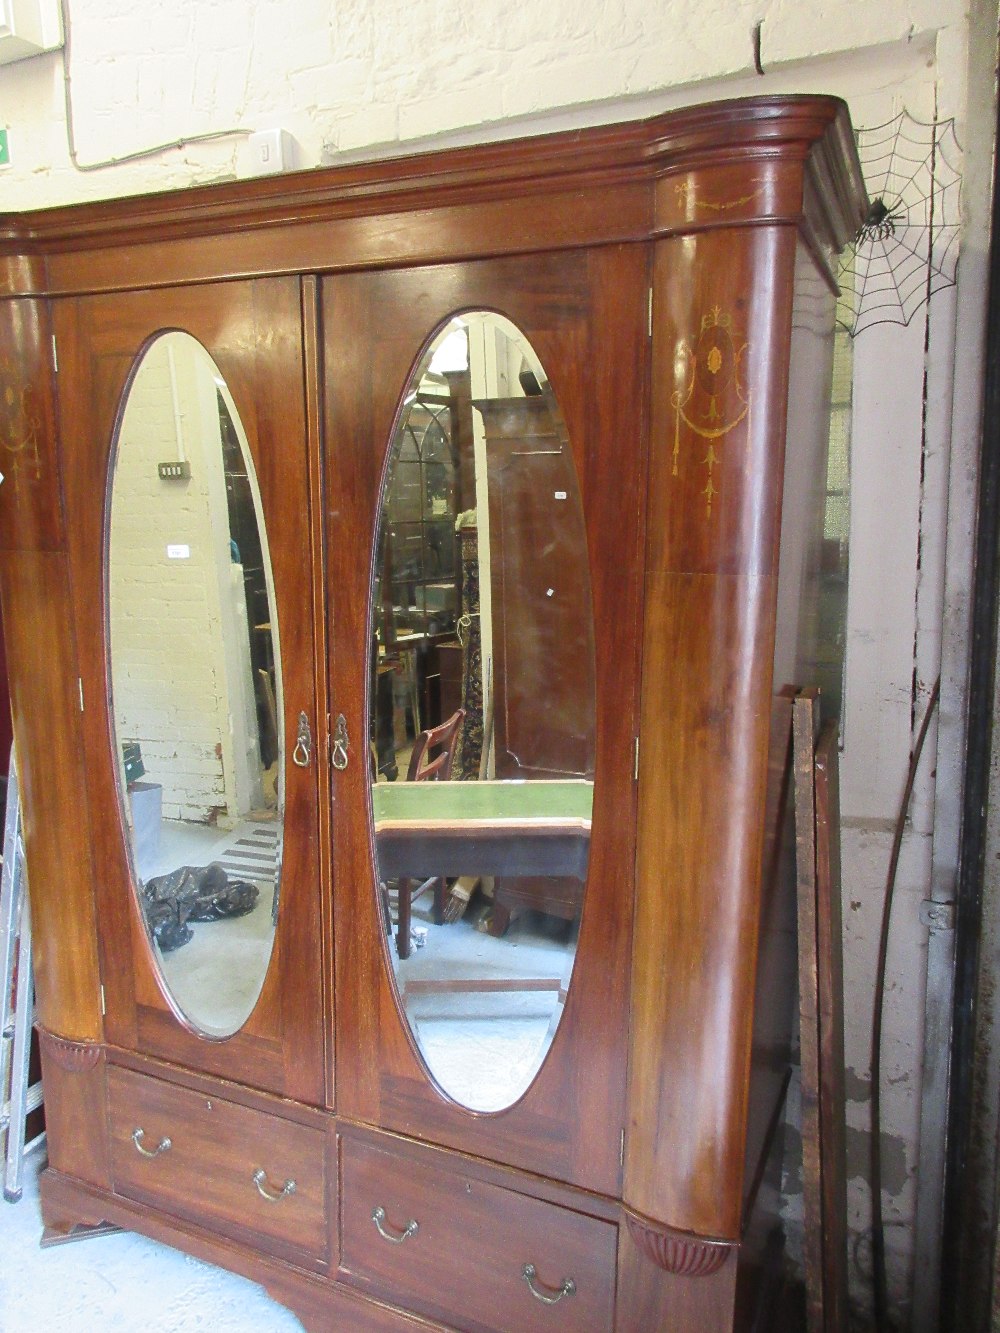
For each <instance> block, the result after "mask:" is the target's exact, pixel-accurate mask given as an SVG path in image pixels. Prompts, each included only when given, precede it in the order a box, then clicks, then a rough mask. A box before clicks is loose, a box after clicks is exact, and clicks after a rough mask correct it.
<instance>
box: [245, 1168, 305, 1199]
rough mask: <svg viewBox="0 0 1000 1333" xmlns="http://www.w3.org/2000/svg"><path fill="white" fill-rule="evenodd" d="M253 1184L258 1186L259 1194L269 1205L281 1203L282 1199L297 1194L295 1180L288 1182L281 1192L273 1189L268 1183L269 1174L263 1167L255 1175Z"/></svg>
mask: <svg viewBox="0 0 1000 1333" xmlns="http://www.w3.org/2000/svg"><path fill="white" fill-rule="evenodd" d="M253 1183H254V1184H255V1185H256V1186H257V1193H258V1194H259V1195H260V1197H261V1198H262V1199H266V1200H267V1201H268V1203H280V1202H281V1200H282V1199H287V1198H288V1196H289V1195H290V1194H294V1193H295V1181H294V1180H286V1181H285V1184H284V1187H283V1188H282V1189H280V1190H275V1189H271V1187H270V1185H268V1183H267V1172H266V1171H265V1170H264V1168H263V1167H261V1169H260V1170H259V1171H255V1172H254V1173H253Z"/></svg>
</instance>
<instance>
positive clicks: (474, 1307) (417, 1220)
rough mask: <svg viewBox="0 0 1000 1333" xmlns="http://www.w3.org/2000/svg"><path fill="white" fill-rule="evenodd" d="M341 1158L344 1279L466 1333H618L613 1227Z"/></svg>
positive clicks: (463, 1182) (345, 1152) (353, 1151)
mask: <svg viewBox="0 0 1000 1333" xmlns="http://www.w3.org/2000/svg"><path fill="white" fill-rule="evenodd" d="M340 1151H341V1254H340V1267H341V1272H342V1274H343V1275H344V1276H349V1277H350V1278H351V1279H352V1280H353V1281H354V1282H356V1283H357V1284H358V1285H361V1286H363V1287H365V1288H366V1289H369V1290H371V1291H372V1292H373V1293H377V1294H379V1295H381V1296H385V1297H387V1298H389V1299H391V1300H392V1301H393V1303H395V1304H397V1305H404V1306H406V1307H407V1308H408V1309H411V1310H414V1311H417V1312H421V1313H424V1314H428V1315H430V1316H432V1317H435V1318H438V1319H444V1320H445V1321H446V1322H447V1323H449V1324H452V1325H454V1326H456V1327H459V1328H462V1329H465V1330H486V1329H495V1330H497V1331H498V1333H509V1330H510V1329H514V1328H516V1329H518V1330H519V1333H534V1330H557V1329H567V1330H572V1333H585V1331H587V1333H589V1330H594V1333H597V1330H601V1333H608V1330H610V1329H611V1327H612V1319H613V1312H614V1292H615V1263H616V1256H617V1236H618V1229H617V1227H615V1226H614V1225H613V1224H612V1223H610V1222H604V1221H600V1220H599V1219H597V1218H593V1217H585V1216H583V1215H582V1214H580V1213H575V1212H571V1211H569V1210H568V1209H565V1208H561V1207H558V1206H557V1205H555V1204H550V1203H546V1202H543V1201H542V1200H540V1199H531V1198H528V1197H527V1196H525V1195H523V1194H516V1193H514V1192H513V1191H512V1190H508V1189H503V1188H501V1187H499V1186H496V1185H488V1184H484V1183H483V1182H481V1181H478V1180H474V1179H472V1178H470V1177H467V1176H464V1175H462V1174H461V1173H459V1172H454V1173H453V1172H451V1171H450V1170H439V1169H438V1168H437V1167H435V1166H431V1165H428V1164H427V1163H425V1162H416V1161H411V1160H409V1159H408V1158H405V1157H401V1156H397V1155H395V1154H393V1153H389V1152H383V1151H381V1150H380V1149H376V1148H372V1147H369V1146H367V1145H365V1144H360V1143H357V1142H355V1141H353V1140H350V1139H342V1140H341V1146H340ZM376 1210H379V1211H378V1217H377V1220H376V1219H375V1218H373V1214H374V1213H375V1212H376ZM383 1232H384V1233H385V1235H383V1234H382V1233H383ZM386 1236H388V1237H389V1239H386ZM528 1266H530V1268H528V1272H527V1275H526V1271H525V1270H526V1268H527V1267H528ZM529 1279H530V1281H529ZM564 1283H565V1284H566V1286H565V1288H564ZM570 1283H572V1290H570V1289H569V1284H570ZM533 1292H535V1293H537V1294H533Z"/></svg>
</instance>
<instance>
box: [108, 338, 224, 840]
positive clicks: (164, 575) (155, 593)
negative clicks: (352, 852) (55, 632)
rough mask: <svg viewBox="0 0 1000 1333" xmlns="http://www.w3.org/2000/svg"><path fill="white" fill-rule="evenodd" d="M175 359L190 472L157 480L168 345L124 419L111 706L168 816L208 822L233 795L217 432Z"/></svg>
mask: <svg viewBox="0 0 1000 1333" xmlns="http://www.w3.org/2000/svg"><path fill="white" fill-rule="evenodd" d="M175 366H176V371H177V385H178V397H179V400H180V401H181V403H182V404H183V405H184V408H185V411H184V420H183V435H184V445H185V450H186V453H187V457H188V460H189V461H190V463H191V474H192V475H191V480H190V481H161V480H160V479H159V477H158V475H157V471H156V468H157V464H158V463H161V462H166V461H173V460H175V459H176V458H177V457H178V445H177V438H176V432H175V424H174V417H173V410H172V397H171V389H170V380H169V372H168V366H167V358H166V343H165V342H163V341H161V342H159V343H155V344H154V345H153V346H152V347H151V348H150V350H149V351H148V352H147V354H146V356H145V358H144V360H143V363H142V367H141V369H140V371H139V373H138V375H137V376H136V379H135V380H134V381H133V385H132V388H131V390H130V393H129V398H128V406H127V409H126V412H125V417H124V421H123V425H122V432H121V440H120V444H119V451H118V461H117V465H116V469H115V477H114V490H113V492H112V494H113V501H112V513H111V533H112V537H111V570H110V586H111V589H112V593H111V660H112V671H113V690H114V693H113V700H114V714H115V719H116V724H117V728H118V736H119V739H120V740H121V741H124V740H134V741H138V742H139V745H140V747H141V749H142V758H143V764H144V766H145V769H146V777H147V780H148V781H150V782H158V783H160V784H161V785H162V787H163V813H164V817H165V818H167V819H185V820H191V821H195V822H198V823H210V822H214V821H215V820H216V819H217V817H218V816H219V813H220V812H222V813H223V814H224V815H225V814H227V813H228V811H229V808H230V803H231V794H230V793H227V772H226V768H225V765H224V762H223V755H224V753H225V749H224V747H225V745H226V744H227V740H228V727H229V698H228V690H227V683H226V671H225V663H224V657H223V645H222V623H221V616H220V608H219V585H218V575H217V552H216V551H215V549H214V545H213V543H214V542H215V541H216V540H217V538H216V536H215V533H214V530H213V521H212V520H213V512H212V501H211V497H210V494H209V490H208V487H207V484H206V477H207V467H208V466H211V465H214V466H215V467H218V466H219V458H220V448H221V446H220V443H219V436H218V430H217V429H216V433H215V437H214V439H212V438H206V437H205V436H204V435H203V434H202V432H201V431H200V429H199V420H200V418H199V414H198V412H197V411H196V410H195V405H196V401H197V400H196V397H195V393H196V390H195V384H194V379H193V374H194V371H193V365H192V363H191V361H190V358H189V357H186V356H184V355H183V351H182V349H181V348H180V347H177V348H176V351H175ZM216 421H217V417H216ZM213 455H214V456H213ZM225 530H226V531H228V528H226V529H225ZM175 543H183V544H186V545H188V546H190V551H191V558H190V559H188V560H172V559H169V558H168V557H167V546H168V544H175Z"/></svg>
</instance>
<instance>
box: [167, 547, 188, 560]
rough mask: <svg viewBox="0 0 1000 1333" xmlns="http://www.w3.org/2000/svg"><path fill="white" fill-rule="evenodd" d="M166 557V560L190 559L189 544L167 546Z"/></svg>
mask: <svg viewBox="0 0 1000 1333" xmlns="http://www.w3.org/2000/svg"><path fill="white" fill-rule="evenodd" d="M167 559H168V560H190V559H191V547H190V546H168V547H167Z"/></svg>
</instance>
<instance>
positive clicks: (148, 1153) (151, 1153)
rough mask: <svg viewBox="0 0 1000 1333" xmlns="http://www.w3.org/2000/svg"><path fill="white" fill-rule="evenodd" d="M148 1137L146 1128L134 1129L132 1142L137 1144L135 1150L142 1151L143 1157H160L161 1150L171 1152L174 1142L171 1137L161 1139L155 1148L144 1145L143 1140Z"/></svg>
mask: <svg viewBox="0 0 1000 1333" xmlns="http://www.w3.org/2000/svg"><path fill="white" fill-rule="evenodd" d="M145 1137H146V1133H145V1130H142V1129H133V1131H132V1142H133V1143H134V1144H135V1150H136V1152H138V1153H142V1155H143V1157H159V1155H160V1153H161V1152H169V1151H170V1149H171V1148H172V1147H173V1144H172V1143H171V1142H170V1140H169V1139H160V1141H159V1143H158V1144H157V1145H156V1147H155V1148H153V1149H149V1148H144V1147H143V1146H142V1141H143V1139H144V1138H145Z"/></svg>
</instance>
